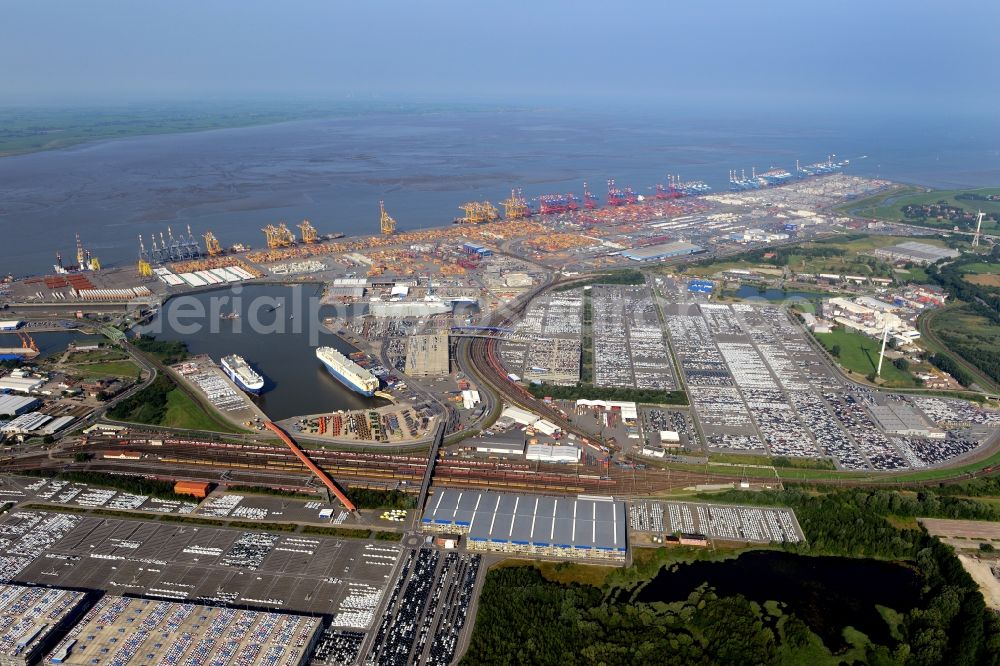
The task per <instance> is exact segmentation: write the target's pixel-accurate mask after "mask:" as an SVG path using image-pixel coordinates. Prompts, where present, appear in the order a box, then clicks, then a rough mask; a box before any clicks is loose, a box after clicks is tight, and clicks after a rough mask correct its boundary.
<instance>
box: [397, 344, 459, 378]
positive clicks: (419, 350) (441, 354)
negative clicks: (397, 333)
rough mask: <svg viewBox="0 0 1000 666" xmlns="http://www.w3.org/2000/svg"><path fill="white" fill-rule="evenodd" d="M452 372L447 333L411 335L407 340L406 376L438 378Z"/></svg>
mask: <svg viewBox="0 0 1000 666" xmlns="http://www.w3.org/2000/svg"><path fill="white" fill-rule="evenodd" d="M450 371H451V369H450V367H449V365H448V334H447V333H430V334H426V335H411V336H409V337H408V338H407V339H406V374H408V375H410V376H411V377H437V376H441V375H447V374H448V373H449V372H450Z"/></svg>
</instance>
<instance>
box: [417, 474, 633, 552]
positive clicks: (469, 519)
mask: <svg viewBox="0 0 1000 666" xmlns="http://www.w3.org/2000/svg"><path fill="white" fill-rule="evenodd" d="M423 522H424V523H428V524H435V525H454V526H460V527H464V528H466V529H468V531H469V539H470V540H473V541H492V542H496V543H512V544H518V545H532V546H543V547H548V546H557V547H564V548H597V549H601V550H619V551H624V550H625V547H626V537H625V530H626V523H625V504H624V503H623V502H617V501H614V500H612V499H610V498H603V497H592V496H582V495H581V496H578V497H548V496H542V495H525V494H514V493H497V492H492V491H480V490H458V489H452V488H445V489H443V490H441V491H440V492H438V493H437V494H435V495H434V496H433V497H432V498H431V499H430V501H429V502H428V503H427V508H426V509H425V510H424V515H423Z"/></svg>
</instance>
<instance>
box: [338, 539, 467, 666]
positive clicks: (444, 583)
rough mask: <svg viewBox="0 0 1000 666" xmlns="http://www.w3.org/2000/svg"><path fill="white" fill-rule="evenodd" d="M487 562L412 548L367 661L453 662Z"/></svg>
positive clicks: (381, 664) (393, 664)
mask: <svg viewBox="0 0 1000 666" xmlns="http://www.w3.org/2000/svg"><path fill="white" fill-rule="evenodd" d="M481 564H482V558H481V556H480V555H475V554H469V553H458V552H454V551H453V552H448V553H445V552H443V551H440V550H436V549H430V548H420V549H411V550H409V551H408V552H407V554H406V556H405V558H404V560H403V566H402V569H401V570H400V574H399V576H398V577H397V578H396V582H395V585H394V586H393V589H392V591H391V592H390V593H389V597H388V602H387V604H386V606H385V610H384V611H383V613H382V617H381V620H380V621H379V624H378V627H377V628H376V629H375V631H374V632H373V637H372V642H371V644H370V646H369V649H368V652H367V655H366V657H365V664H371V665H378V666H405V665H406V664H428V665H430V666H447V665H448V664H450V663H451V662H452V659H453V658H454V657H455V654H456V652H458V651H459V650H458V648H459V647H460V643H459V638H460V637H461V636H462V635H463V632H462V630H463V627H464V626H465V624H466V622H467V621H468V620H472V619H474V618H473V617H470V615H471V614H470V610H471V605H472V602H473V597H474V596H475V593H476V585H477V581H478V580H479V572H480V568H481ZM471 625H472V623H471V622H470V623H469V627H468V628H467V631H466V633H465V634H464V635H465V638H466V640H467V639H468V632H469V631H471V628H472V626H471ZM342 663H343V662H342Z"/></svg>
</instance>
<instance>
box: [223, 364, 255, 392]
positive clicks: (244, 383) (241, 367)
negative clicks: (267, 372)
mask: <svg viewBox="0 0 1000 666" xmlns="http://www.w3.org/2000/svg"><path fill="white" fill-rule="evenodd" d="M222 369H223V370H225V371H226V374H227V375H229V378H230V379H232V380H233V381H234V382H235V383H236V385H237V386H239V387H240V388H241V389H243V390H244V391H246V392H247V393H252V394H253V395H259V394H260V392H261V391H263V390H264V378H263V377H262V376H261V375H260V373H258V372H257V371H255V370H254V369H253V368H251V367H250V364H249V363H247V361H246V359H245V358H243V357H242V356H240V355H239V354H231V355H229V356H223V357H222Z"/></svg>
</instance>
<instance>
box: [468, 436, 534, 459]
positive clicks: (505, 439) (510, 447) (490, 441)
mask: <svg viewBox="0 0 1000 666" xmlns="http://www.w3.org/2000/svg"><path fill="white" fill-rule="evenodd" d="M524 443H525V437H524V433H523V432H514V433H506V434H503V435H493V436H492V437H488V438H485V439H477V440H475V444H474V446H475V451H476V453H493V454H499V455H503V456H523V455H524Z"/></svg>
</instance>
